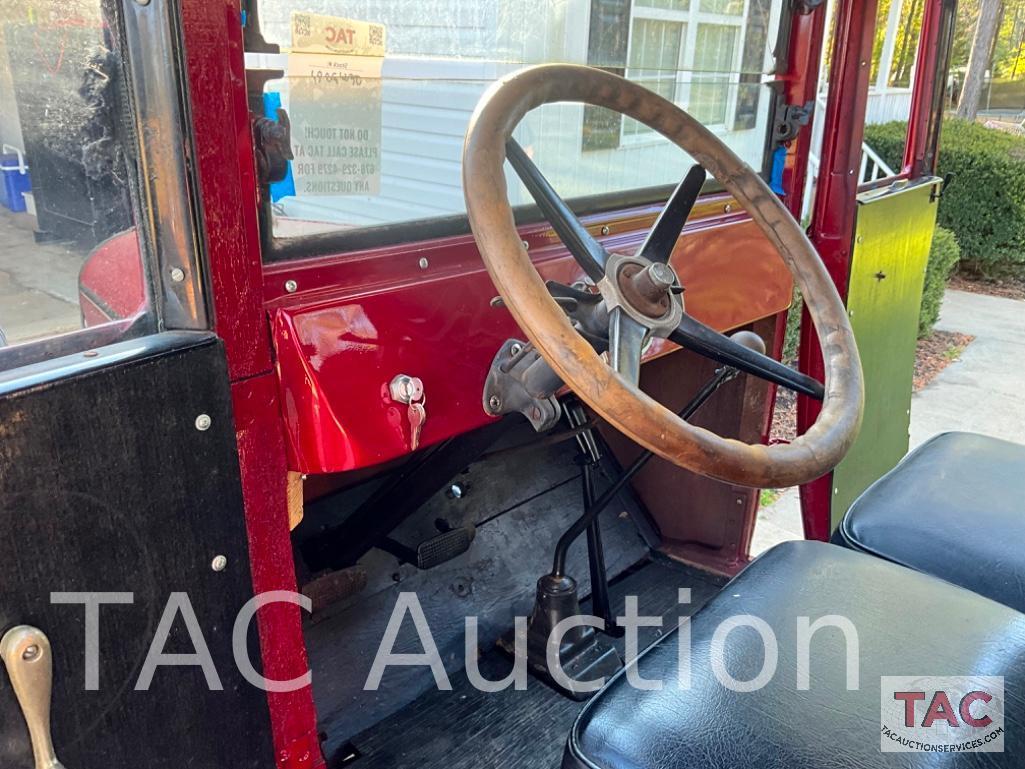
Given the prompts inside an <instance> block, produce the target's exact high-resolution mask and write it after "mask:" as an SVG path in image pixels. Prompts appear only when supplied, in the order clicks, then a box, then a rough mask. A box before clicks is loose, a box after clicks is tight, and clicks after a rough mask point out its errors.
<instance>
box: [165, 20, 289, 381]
mask: <svg viewBox="0 0 1025 769" xmlns="http://www.w3.org/2000/svg"><path fill="white" fill-rule="evenodd" d="M181 10H182V28H183V36H184V38H185V39H184V43H185V46H184V49H185V64H186V67H187V70H188V77H189V106H190V108H191V112H192V130H193V140H194V145H195V157H194V158H193V163H194V164H195V169H196V173H197V175H198V177H199V187H200V191H201V194H202V198H203V206H202V214H203V224H204V228H203V229H204V236H205V237H204V246H205V248H206V256H207V263H208V264H209V267H210V274H209V278H210V288H211V290H212V291H211V293H212V298H213V312H214V329H215V330H216V331H217V335H218V336H220V337H221V338H222V339H223V340H224V346H225V350H226V352H227V355H228V371H229V372H230V374H231V378H232V379H233V380H235V379H239V378H241V377H246V376H253V375H254V374H258V373H262V372H264V371H269V370H270V367H271V358H270V354H271V351H270V340H269V339H268V337H267V333H266V319H265V317H264V314H263V307H262V303H263V295H262V292H261V288H262V283H261V275H262V270H261V265H260V233H259V225H258V217H257V198H258V192H257V184H256V161H255V159H254V155H253V139H252V133H251V131H250V124H249V106H248V101H247V92H246V75H245V57H244V54H243V45H242V20H241V16H240V12H239V3H238V2H237V0H182V2H181Z"/></svg>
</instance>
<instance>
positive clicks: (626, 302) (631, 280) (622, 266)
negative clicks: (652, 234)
mask: <svg viewBox="0 0 1025 769" xmlns="http://www.w3.org/2000/svg"><path fill="white" fill-rule="evenodd" d="M598 288H599V290H600V291H601V293H602V296H603V297H604V298H605V303H606V306H607V308H608V310H609V311H610V312H611V310H612V309H613V308H614V307H621V308H622V309H623V311H624V312H626V313H627V314H628V315H630V316H631V317H632V318H633V319H634V320H636V321H638V322H639V323H643V324H644V325H645V326H647V327H648V328H649V329H651V333H652V335H653V336H661V337H665V336H668V335H669V333H670V332H671V331H672V330H673V329H674V328H676V327H677V326H678V325H679V323H680V320H681V319H682V317H683V297H682V296H681V294H682V292H683V288H682V287H681V286H680V282H679V279H678V278H677V277H676V273H675V272H674V271H673V268H672V267H670V266H669V265H668V264H663V263H661V262H649V261H648V260H647V259H639V258H637V257H635V256H626V255H622V254H611V255H610V257H609V260H608V262H607V263H606V265H605V277H604V278H603V279H602V280H601V281H600V282H599V283H598Z"/></svg>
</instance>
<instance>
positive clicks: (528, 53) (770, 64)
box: [248, 0, 782, 238]
mask: <svg viewBox="0 0 1025 769" xmlns="http://www.w3.org/2000/svg"><path fill="white" fill-rule="evenodd" d="M781 4H782V3H781V0H633V2H630V0H592V2H589V3H588V2H584V1H583V0H561V1H559V0H390V1H387V0H362V1H361V0H356V1H355V2H341V0H303V1H302V2H299V0H260V3H259V24H260V28H261V30H262V33H263V35H264V37H265V38H266V39H267V40H268V41H269V42H272V43H275V44H278V45H280V46H281V49H282V52H283V53H281V54H278V55H274V54H257V55H254V54H250V55H249V61H248V65H249V66H250V67H254V66H263V67H267V68H279V69H282V70H284V71H285V72H286V73H287V74H286V76H285V77H284V78H283V79H280V80H273V81H271V82H270V83H268V86H267V88H266V91H265V93H264V108H265V111H266V114H267V115H268V116H269V117H274V116H276V115H277V110H278V108H279V107H280V108H284V109H285V110H286V111H287V114H288V116H289V119H290V122H291V130H292V151H293V154H294V155H295V157H294V159H293V160H292V162H291V164H290V169H289V175H288V178H286V179H285V180H284V181H283V182H279V183H277V184H275V185H274V186H273V188H272V190H271V196H272V212H273V216H272V221H273V231H274V235H275V236H277V237H286V238H287V237H296V236H301V235H305V234H313V233H321V232H331V231H342V230H353V229H358V228H364V227H372V226H379V225H388V224H396V223H400V222H410V221H415V220H424V219H430V218H434V217H444V216H452V215H454V214H461V213H463V212H464V211H465V206H464V202H463V193H462V186H461V180H460V158H461V152H462V142H463V135H464V133H465V131H466V127H467V123H468V121H469V118H470V115H471V113H472V112H473V109H474V106H475V105H476V103H477V101H478V99H479V98H480V96H481V94H482V93H483V92H484V91H485V89H486V88H487V87H488V86H489V85H490V84H491V83H492V82H494V81H495V80H496V79H497V78H500V77H502V76H503V75H505V74H507V73H509V72H512V71H514V70H516V69H518V68H520V67H522V66H525V65H528V64H537V63H544V62H571V63H579V64H590V65H593V66H598V67H603V68H606V69H608V70H610V71H612V72H615V73H617V74H621V75H625V76H626V77H627V78H629V79H631V80H635V81H637V82H639V83H642V84H643V85H645V86H646V87H648V88H650V89H651V90H653V91H656V92H658V93H659V94H661V95H662V96H664V97H666V98H667V99H670V100H672V101H673V102H675V103H676V104H678V105H680V106H681V107H683V108H684V109H686V110H687V111H689V112H690V113H691V114H692V115H694V116H695V117H696V118H698V119H699V120H701V121H702V122H703V123H704V124H705V125H707V126H709V127H710V128H711V129H712V130H713V131H714V132H715V133H716V134H718V135H719V136H720V137H721V138H722V139H723V140H724V141H725V142H726V143H727V144H728V145H730V146H731V147H732V148H733V149H734V151H736V152H737V153H738V154H739V155H740V156H741V157H743V158H744V159H745V160H747V161H748V163H750V164H751V165H752V166H754V167H755V168H761V166H762V155H763V152H764V148H765V137H766V131H767V128H768V120H769V111H770V106H771V101H772V94H771V91H770V89H769V87H768V86H767V85H766V81H767V80H769V79H770V78H769V76H768V75H767V73H770V72H772V71H773V69H774V67H775V60H774V58H773V53H772V48H773V46H774V45H775V42H776V29H777V27H778V25H779V18H780V13H781ZM515 135H516V138H517V139H518V140H519V142H520V143H521V144H522V145H523V146H524V148H525V149H526V150H527V151H528V153H530V154H531V155H532V157H533V159H534V161H535V162H536V163H537V165H538V166H539V167H540V168H541V170H542V171H543V172H544V173H545V175H546V176H547V177H548V178H549V180H550V181H551V182H552V183H553V185H554V186H555V187H556V189H557V190H558V191H559V192H560V194H562V195H563V196H564V197H577V196H585V195H595V194H600V193H609V192H619V191H628V190H637V189H641V188H648V187H658V186H662V185H665V184H675V183H676V182H678V181H679V180H680V179H681V178H682V177H683V175H684V174H685V173H686V172H687V170H688V168H689V167H690V164H691V161H690V159H689V158H688V157H687V156H686V155H685V154H684V153H683V152H681V151H680V150H679V149H678V148H676V147H675V146H673V145H670V144H669V142H668V141H667V140H665V139H663V138H662V137H660V136H658V135H656V134H655V133H654V132H653V131H651V129H649V128H647V127H646V126H644V125H641V124H639V123H637V122H635V121H633V120H630V119H627V118H623V117H622V116H620V115H615V114H611V113H608V112H607V111H605V110H602V109H598V108H594V107H588V106H584V105H580V104H553V105H546V106H544V107H542V108H540V109H537V110H534V111H533V112H532V113H531V114H529V115H528V116H527V117H526V118H525V119H524V120H523V121H522V122H521V124H520V126H519V127H518V129H517V131H516V134H515ZM507 178H508V179H509V180H510V181H509V184H510V200H511V202H512V203H513V204H514V205H517V204H523V203H527V202H529V201H530V198H529V196H528V195H527V193H526V191H525V190H524V189H523V188H522V186H521V185H520V183H519V182H518V180H516V178H515V175H514V174H512V173H511V172H509V173H507Z"/></svg>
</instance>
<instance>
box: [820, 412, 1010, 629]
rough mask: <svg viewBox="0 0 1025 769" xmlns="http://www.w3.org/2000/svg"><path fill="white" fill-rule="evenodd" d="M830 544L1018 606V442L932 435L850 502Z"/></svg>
mask: <svg viewBox="0 0 1025 769" xmlns="http://www.w3.org/2000/svg"><path fill="white" fill-rule="evenodd" d="M833 541H834V542H835V543H837V544H840V545H843V546H844V547H849V548H851V549H853V550H861V551H863V552H866V553H871V554H872V555H874V556H877V557H879V558H885V559H886V560H888V561H893V562H894V563H899V564H901V565H902V566H907V567H908V568H910V569H915V570H916V571H924V572H926V573H927V574H933V575H935V576H937V577H940V578H941V579H945V580H947V581H948V582H953V583H954V584H955V585H960V586H961V587H966V588H968V589H969V590H972V591H974V592H976V593H979V594H980V595H984V596H986V597H987V598H992V599H993V600H994V601H999V602H1000V603H1002V604H1005V605H1006V606H1010V607H1012V608H1014V609H1017V610H1018V611H1025V446H1020V445H1018V444H1016V443H1010V442H1008V441H1002V440H999V439H997V438H989V437H986V436H984V435H976V434H974V433H960V432H952V433H942V434H940V435H937V436H936V437H934V438H931V439H930V440H929V441H927V442H926V443H924V444H922V445H921V446H919V447H918V448H917V449H915V450H914V451H913V452H911V453H910V454H908V455H907V456H906V457H905V458H904V460H903V461H902V462H901V463H900V464H899V465H897V466H896V467H895V468H894V469H893V470H891V471H890V472H889V473H887V474H886V475H884V476H883V477H882V478H880V479H879V480H878V481H876V483H874V484H873V485H872V486H870V487H869V488H868V489H867V490H866V491H865V492H864V493H863V494H862V495H861V496H860V497H858V499H857V500H855V502H854V504H853V505H851V508H850V510H848V511H847V515H845V516H844V519H843V521H842V522H841V524H840V526H839V527H838V528H837V531H836V533H835V534H834V535H833Z"/></svg>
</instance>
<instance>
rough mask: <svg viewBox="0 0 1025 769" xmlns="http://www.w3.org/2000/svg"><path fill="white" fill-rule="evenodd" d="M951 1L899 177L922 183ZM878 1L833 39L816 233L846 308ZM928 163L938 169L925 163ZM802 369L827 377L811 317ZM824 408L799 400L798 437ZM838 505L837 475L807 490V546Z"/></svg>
mask: <svg viewBox="0 0 1025 769" xmlns="http://www.w3.org/2000/svg"><path fill="white" fill-rule="evenodd" d="M943 3H944V0H927V2H926V6H925V9H924V12H923V13H924V15H923V19H922V34H921V37H920V39H919V44H918V58H917V61H918V65H917V66H916V73H915V83H914V90H913V93H912V97H913V98H912V105H911V117H910V120H909V123H908V135H907V145H906V151H905V157H904V165H903V167H902V169H901V173H900V174H898V176H899V177H901V178H905V179H914V178H918V177H920V176H922V175H925V174H931V173H933V172H934V164H935V155H933V156H932V157H931V158H930V157H929V152H930V151H931V149H932V148H931V147H930V142H933V141H935V139H936V138H937V137H938V134H937V133H935V132H934V131H933V130H932V129H935V131H938V125H933V121H935V120H938V117H939V116H938V115H933V114H932V97H933V93H934V88H935V87H936V82H937V76H938V75H937V72H938V68H939V65H940V62H939V61H938V59H939V57H940V55H941V54H942V50H941V49H942V45H941V43H940V40H939V30H940V21H941V18H942V16H943ZM876 11H877V3H876V0H865V2H864V3H851V4H843V5H841V6H840V7H839V9H838V12H837V27H836V31H835V34H834V39H835V40H837V41H845V44H843V45H838V46H837V47H836V54H835V56H834V58H833V62H832V70H831V72H830V78H829V82H830V90H829V101H828V104H829V106H828V108H827V111H826V116H825V119H826V126H825V135H824V138H823V147H822V155H821V158H822V160H821V166H820V168H819V174H820V176H819V185H818V188H819V192H818V194H817V197H816V200H815V211H814V215H813V218H812V226H811V228H810V236H811V239H812V242H813V243H814V244H815V247H816V249H818V252H819V255H820V256H821V257H822V260H823V262H824V263H825V265H826V269H827V270H829V274H830V275H831V276H832V278H833V282H834V283H835V284H836V287H837V291H839V293H840V296H841V297H843V298H844V300H846V297H847V284H848V281H849V278H850V261H851V248H852V245H853V243H852V241H853V238H854V227H855V222H856V215H857V204H856V202H855V201H856V197H857V193H858V178H857V173H858V170H857V169H858V168H859V165H860V162H861V143H862V140H863V138H864V124H865V112H866V107H867V102H868V80H869V72H868V70H869V67H868V66H867V64H866V62H868V61H871V56H872V46H873V42H874V31H875V24H876ZM927 158H929V160H930V161H931V163H928V162H926V159H927ZM799 357H800V368H801V370H802V371H803V372H804V373H806V374H809V375H810V376H813V377H815V378H816V379H819V380H820V381H821V380H822V379H823V377H824V369H823V363H822V354H821V352H820V350H819V342H818V337H817V336H816V334H815V330H814V329H813V328H812V325H811V322H810V320H809V318H808V315H807V312H805V314H804V317H803V318H802V323H801V344H800V355H799ZM819 408H820V405H819V403H818V401H813V400H811V399H810V398H806V397H804V396H800V397H798V399H797V429H798V432H799V433H803V432H805V431H806V430H807V429H808V428H809V427H810V426H811V425H812V424H813V423H814V422H815V419H816V418H817V417H818V414H819ZM832 498H833V476H832V473H829V474H827V475H824V476H823V477H821V478H819V479H817V480H815V481H812V482H811V483H808V484H805V485H804V486H802V487H801V510H802V517H803V519H804V533H805V536H806V537H807V538H808V539H819V540H827V539H829V537H830V535H831V533H832V531H831V529H832V526H831V522H830V516H831V509H832Z"/></svg>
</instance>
